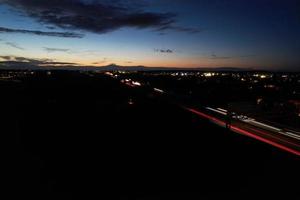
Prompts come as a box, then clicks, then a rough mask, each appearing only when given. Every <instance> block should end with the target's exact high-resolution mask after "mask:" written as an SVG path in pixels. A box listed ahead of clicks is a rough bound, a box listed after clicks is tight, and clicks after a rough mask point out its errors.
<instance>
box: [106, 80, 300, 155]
mask: <svg viewBox="0 0 300 200" xmlns="http://www.w3.org/2000/svg"><path fill="white" fill-rule="evenodd" d="M108 75H109V76H111V77H113V78H118V77H116V76H115V75H114V74H108ZM120 82H121V83H123V84H125V85H127V86H129V87H132V88H136V87H142V86H143V84H142V83H140V82H138V81H133V80H131V79H123V80H121V81H120ZM153 92H154V93H155V94H167V92H165V91H164V90H162V89H159V88H153ZM176 104H177V105H179V106H180V107H182V108H184V109H185V110H187V111H189V112H191V113H193V114H196V115H198V116H199V117H201V118H205V119H208V120H209V121H211V122H213V123H214V124H217V125H219V126H221V127H224V128H229V129H230V130H231V131H232V132H235V133H238V134H242V135H245V136H248V137H251V138H253V139H256V140H258V141H261V142H264V143H267V144H269V145H272V146H274V147H276V148H279V149H281V150H284V151H286V152H289V153H292V154H294V155H297V156H300V133H299V132H295V131H291V130H283V129H280V128H278V127H274V126H271V125H268V124H265V123H263V122H260V121H257V120H256V119H253V118H249V117H247V116H244V115H238V114H236V113H233V115H232V116H231V117H230V120H228V115H227V110H226V109H223V108H211V107H201V108H192V107H189V106H183V105H182V104H178V103H176Z"/></svg>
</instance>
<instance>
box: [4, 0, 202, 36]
mask: <svg viewBox="0 0 300 200" xmlns="http://www.w3.org/2000/svg"><path fill="white" fill-rule="evenodd" d="M138 2H139V1H136V0H132V1H121V0H114V1H107V0H85V1H84V0H51V1H39V0H26V1H24V0H0V3H4V4H7V5H10V6H11V7H13V8H14V9H15V10H17V11H19V12H21V13H22V14H26V15H27V16H29V17H32V18H35V19H37V20H38V21H39V22H41V23H44V24H47V25H51V26H52V25H54V26H56V27H60V28H64V29H73V30H84V31H90V32H94V33H106V32H110V31H114V30H117V29H120V28H123V27H133V28H138V29H142V28H152V29H154V30H157V31H162V30H164V31H165V30H173V31H180V32H188V33H195V32H198V31H197V30H196V29H192V28H185V27H179V26H175V25H174V24H175V23H176V14H174V13H168V12H167V13H163V12H148V11H146V10H145V6H144V5H146V4H147V3H146V1H140V2H142V3H138Z"/></svg>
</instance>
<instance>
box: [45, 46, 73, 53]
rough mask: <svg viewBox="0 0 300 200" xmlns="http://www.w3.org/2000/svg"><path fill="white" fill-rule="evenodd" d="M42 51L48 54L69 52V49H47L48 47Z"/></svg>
mask: <svg viewBox="0 0 300 200" xmlns="http://www.w3.org/2000/svg"><path fill="white" fill-rule="evenodd" d="M44 50H45V51H47V52H48V53H54V52H69V51H70V49H60V48H49V47H44Z"/></svg>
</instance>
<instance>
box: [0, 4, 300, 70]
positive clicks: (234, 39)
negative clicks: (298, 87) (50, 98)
mask: <svg viewBox="0 0 300 200" xmlns="http://www.w3.org/2000/svg"><path fill="white" fill-rule="evenodd" d="M299 7H300V6H299V2H298V1H297V0H288V1H284V2H283V1H279V0H274V1H271V0H262V1H243V2H242V1H238V0H230V1H214V2H211V1H204V0H203V1H196V0H188V1H181V0H175V1H174V0H173V1H171V0H160V1H158V0H152V1H151V0H143V1H137V0H131V1H130V0H128V1H124V0H123V1H121V0H115V1H107V0H93V1H92V0H59V1H58V0H53V1H50V2H45V1H40V0H29V1H21V0H9V1H8V0H0V17H1V21H0V65H1V64H5V63H8V62H10V63H12V62H17V63H20V64H22V62H23V63H28V62H31V61H32V62H33V63H36V64H38V65H40V64H41V66H42V65H43V64H44V63H43V62H47V63H48V64H52V65H53V66H63V65H80V66H83V65H87V66H106V65H109V64H111V63H115V64H117V65H122V66H139V65H142V66H149V67H182V68H185V67H186V68H198V67H211V68H217V67H238V68H254V69H263V70H278V69H279V70H297V69H298V68H299V65H300V58H299V53H300V39H299V35H300V26H299V25H300V14H299V13H300V10H299Z"/></svg>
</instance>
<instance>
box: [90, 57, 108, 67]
mask: <svg viewBox="0 0 300 200" xmlns="http://www.w3.org/2000/svg"><path fill="white" fill-rule="evenodd" d="M107 62H108V58H103V59H102V60H101V61H98V62H94V63H92V64H93V65H103V64H105V63H107Z"/></svg>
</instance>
